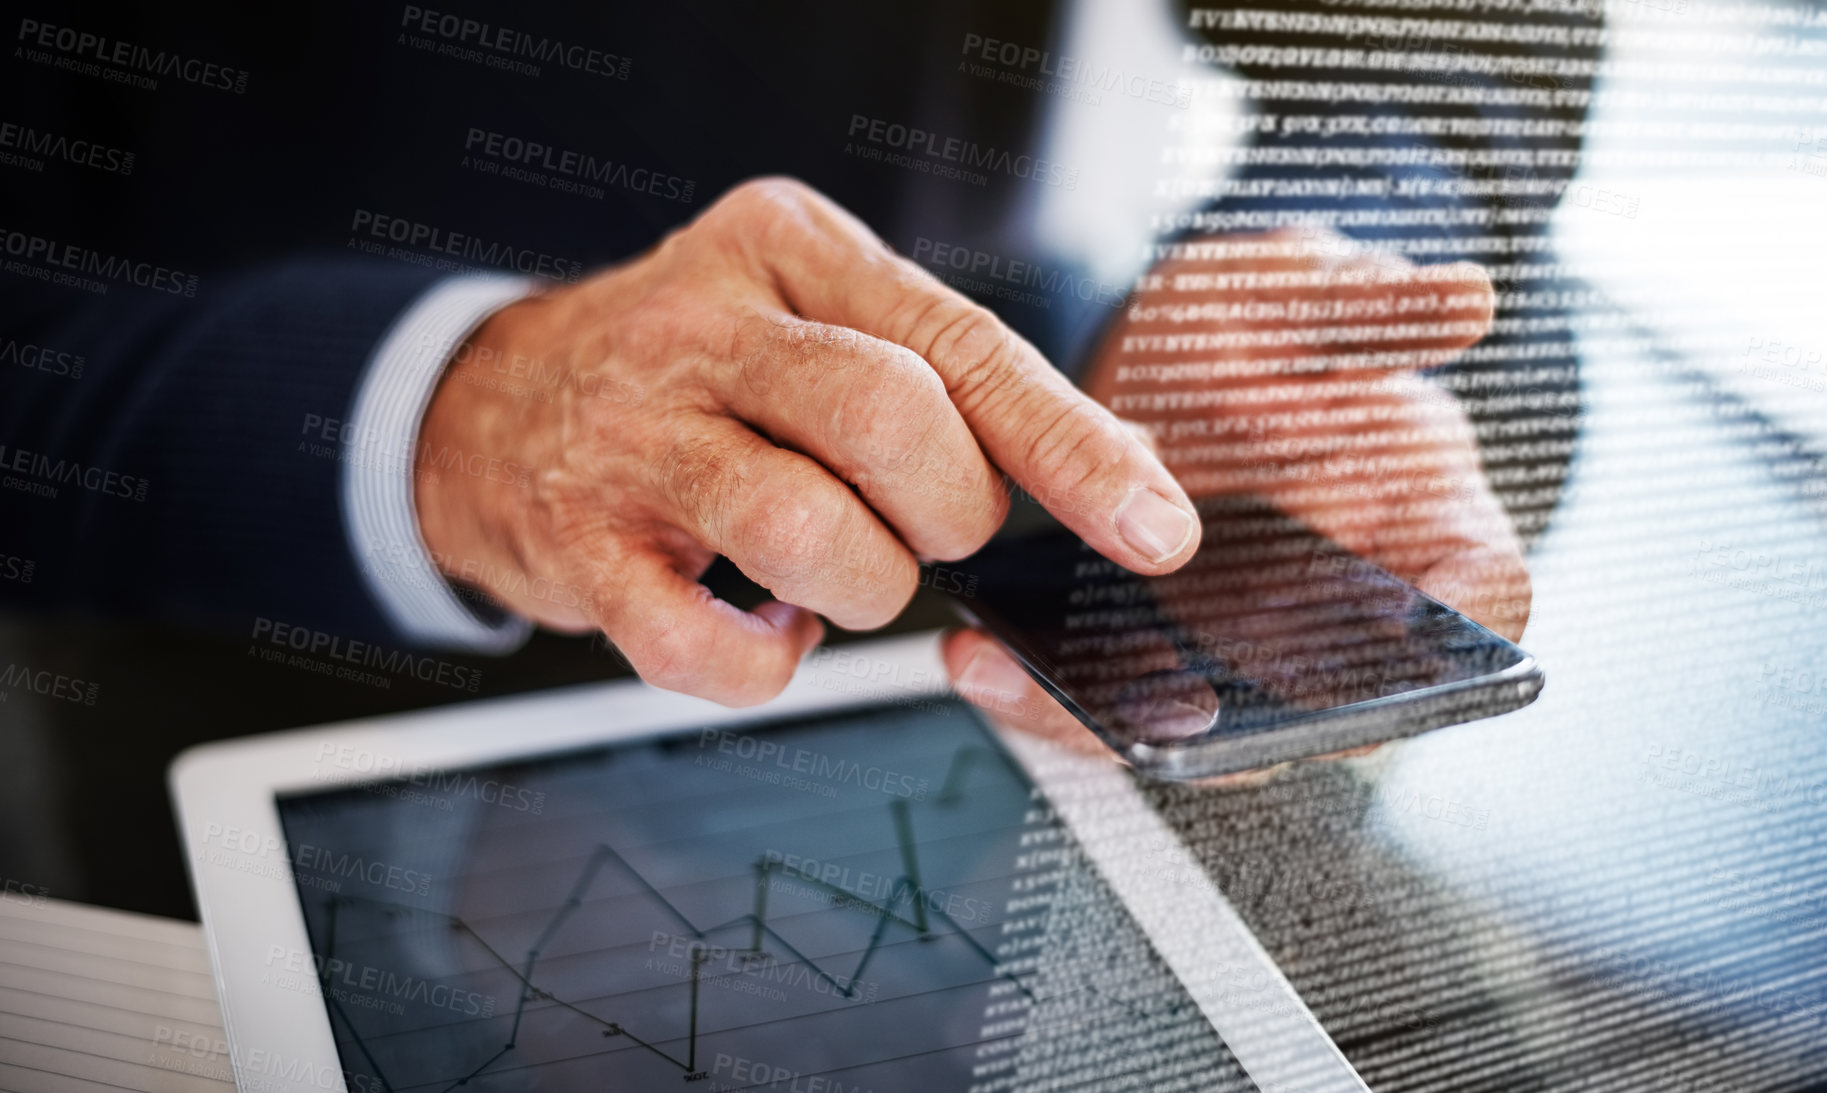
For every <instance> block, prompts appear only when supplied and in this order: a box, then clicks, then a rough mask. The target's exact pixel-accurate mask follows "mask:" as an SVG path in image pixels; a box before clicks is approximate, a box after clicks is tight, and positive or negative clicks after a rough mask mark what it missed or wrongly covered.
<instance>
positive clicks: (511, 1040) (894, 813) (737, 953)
mask: <svg viewBox="0 0 1827 1093" xmlns="http://www.w3.org/2000/svg"><path fill="white" fill-rule="evenodd" d="M998 762H1006V760H1005V759H1004V758H1003V757H1002V756H1001V755H1000V754H999V753H997V752H995V751H992V750H991V749H989V748H986V747H981V746H975V745H963V746H959V747H958V748H957V749H956V750H954V751H953V752H952V754H951V759H950V762H949V764H948V766H947V770H946V774H945V777H944V779H943V781H942V784H941V789H940V790H939V792H938V794H937V795H936V796H935V797H933V799H932V800H930V801H924V802H913V801H910V800H909V799H907V798H902V797H894V798H891V799H890V800H889V801H887V802H886V804H885V805H884V811H885V817H884V822H885V825H886V826H888V827H890V828H891V829H892V831H893V833H894V839H895V850H896V853H897V854H898V856H899V859H900V863H901V866H902V871H901V873H900V874H899V875H898V876H895V877H893V878H892V880H891V881H890V882H889V884H888V893H887V895H886V897H885V898H883V899H881V900H880V901H877V900H873V899H867V898H864V897H862V896H860V895H859V894H858V893H857V892H855V891H853V890H851V889H849V888H845V887H843V886H841V885H839V884H837V883H834V882H832V881H830V880H827V879H825V878H824V877H823V876H821V875H819V873H818V872H815V871H814V870H812V869H810V868H808V867H807V866H806V865H804V864H800V863H798V862H788V861H787V860H786V859H785V858H784V857H783V856H782V855H780V854H778V853H775V854H765V853H764V854H762V855H760V856H758V857H757V858H756V859H755V861H754V864H753V875H754V889H753V895H752V900H751V904H750V906H749V909H747V910H745V911H743V912H742V913H740V914H737V915H735V916H734V917H731V918H727V919H724V920H722V921H717V922H714V923H708V924H707V923H701V922H700V921H697V920H695V919H694V918H693V917H692V916H691V915H690V914H688V913H687V912H686V911H685V910H684V909H682V908H681V907H680V906H678V905H677V904H676V903H675V902H674V901H673V900H671V899H669V898H668V897H667V895H666V893H665V892H664V891H662V890H661V889H660V888H659V887H657V886H656V885H654V884H653V883H652V882H651V881H650V880H649V879H648V878H647V877H646V876H645V875H643V874H642V872H641V871H640V870H639V869H638V868H636V867H635V866H634V865H633V864H632V863H630V862H629V861H628V859H627V858H626V857H625V856H624V855H623V854H622V853H621V852H619V851H618V850H617V849H616V848H615V847H614V846H613V845H611V844H610V843H607V842H603V843H598V844H597V846H596V847H595V848H594V850H593V851H592V852H591V853H590V855H589V857H588V858H587V859H586V860H585V862H584V863H583V866H582V867H581V869H580V870H579V872H578V874H577V877H576V879H575V880H574V881H573V883H572V884H571V887H570V890H569V892H568V894H567V895H566V898H565V900H564V902H563V903H562V904H561V905H559V906H558V907H557V908H555V909H554V911H553V913H552V916H551V918H550V919H549V921H548V922H547V923H546V924H545V926H544V928H543V929H542V930H541V931H540V932H539V934H538V935H537V936H536V937H535V938H534V940H533V942H532V944H531V945H530V946H528V947H527V948H526V949H525V950H524V952H520V951H515V952H512V953H509V952H504V951H503V950H502V949H501V948H500V947H498V945H497V944H495V943H491V941H490V940H489V938H488V937H485V936H484V935H483V933H482V932H480V931H479V930H478V929H477V928H476V926H475V925H474V924H472V923H470V922H469V921H468V920H467V919H465V918H463V917H462V916H459V915H454V914H448V913H444V912H440V911H431V910H425V909H422V908H416V907H411V906H408V905H403V904H399V903H394V902H389V901H385V900H375V899H369V898H367V897H361V896H356V897H344V896H340V895H335V896H330V897H329V898H328V899H327V900H326V901H325V907H326V922H327V929H328V938H329V941H328V947H327V951H326V953H325V959H324V960H323V961H322V962H320V965H319V967H318V975H319V979H320V985H321V986H323V987H324V988H326V990H325V997H326V1001H327V1004H328V1005H329V1007H330V1009H331V1012H332V1013H333V1014H334V1015H335V1017H336V1019H337V1020H338V1021H339V1022H340V1023H341V1025H342V1027H343V1028H344V1029H345V1030H347V1031H348V1032H349V1033H351V1034H352V1036H353V1038H354V1042H355V1045H356V1048H357V1050H358V1051H359V1052H361V1054H362V1055H363V1057H364V1059H365V1060H366V1061H367V1063H368V1065H369V1066H370V1067H371V1068H372V1070H373V1072H374V1076H375V1077H376V1078H377V1079H378V1080H379V1081H380V1083H381V1084H382V1086H383V1088H386V1089H394V1088H397V1086H396V1085H395V1084H394V1083H393V1082H392V1080H391V1079H389V1077H388V1075H387V1073H386V1068H384V1067H383V1066H381V1065H380V1062H379V1060H378V1059H376V1058H375V1056H374V1054H373V1053H372V1052H371V1051H370V1050H369V1049H368V1046H367V1044H366V1043H365V1042H364V1040H363V1037H362V1035H361V1034H360V1033H359V1032H358V1031H357V1029H356V1024H355V1022H353V1021H352V1020H351V1019H350V1016H349V1012H348V1008H347V1006H346V1005H345V1003H344V1002H343V1001H342V1000H340V999H338V998H337V997H335V995H334V993H333V992H332V991H331V990H329V989H328V988H330V986H331V982H330V979H331V976H332V974H333V972H334V971H335V970H336V969H338V968H340V967H341V966H343V964H344V963H345V961H344V960H343V959H342V957H341V956H340V955H339V953H338V951H337V948H336V943H335V938H336V935H337V927H338V925H339V923H340V921H341V919H342V917H343V915H344V914H345V909H347V910H348V911H351V912H353V911H355V910H357V909H358V908H360V909H366V910H372V911H374V912H376V913H378V914H380V915H382V916H384V917H387V918H389V919H391V920H393V921H395V922H399V921H401V920H410V919H419V920H432V922H433V923H434V924H435V925H442V926H443V927H444V928H446V929H448V930H449V931H451V932H452V933H453V934H456V935H460V936H461V937H462V938H463V939H464V940H465V942H466V943H468V944H473V945H475V946H477V947H478V948H480V949H481V950H482V951H483V952H485V953H486V954H487V956H488V957H489V958H490V959H491V960H492V961H493V962H494V964H495V965H497V966H498V968H499V969H500V970H502V971H504V972H506V973H508V974H510V975H512V976H513V978H514V979H515V980H516V981H517V982H518V984H519V991H518V994H517V996H516V1000H515V1005H514V1009H513V1012H512V1015H511V1023H510V1025H509V1027H508V1030H507V1033H506V1038H505V1040H504V1041H503V1042H502V1043H501V1045H500V1047H499V1049H498V1050H496V1051H495V1052H494V1053H493V1054H491V1055H489V1056H488V1057H487V1058H485V1059H483V1060H482V1061H481V1062H480V1063H479V1064H477V1065H476V1066H475V1067H474V1068H473V1069H471V1070H470V1071H469V1072H467V1073H465V1074H463V1075H462V1076H461V1077H458V1078H456V1079H455V1080H454V1081H452V1082H451V1083H450V1084H449V1085H448V1086H446V1087H445V1088H446V1089H447V1090H455V1089H459V1088H462V1087H464V1086H467V1085H469V1084H470V1082H471V1081H472V1080H474V1079H475V1078H477V1077H478V1076H479V1075H481V1074H483V1073H484V1072H485V1071H487V1070H489V1069H490V1068H491V1067H494V1066H496V1065H497V1064H498V1063H500V1062H502V1061H503V1060H504V1059H508V1058H510V1057H511V1054H512V1052H513V1051H514V1049H515V1046H516V1040H517V1037H518V1034H519V1031H520V1029H521V1026H522V1024H523V1022H525V1021H526V1020H527V1019H528V1017H529V1009H531V1010H533V1011H534V1012H535V1013H536V1012H537V1011H539V1010H540V1009H542V1008H558V1009H562V1010H564V1011H566V1012H568V1013H570V1014H573V1015H576V1016H577V1017H578V1018H580V1019H582V1020H584V1021H587V1022H590V1023H593V1024H595V1025H597V1026H598V1027H599V1028H600V1030H601V1035H602V1037H603V1038H605V1039H612V1040H623V1041H626V1042H627V1043H629V1044H632V1045H633V1046H634V1047H636V1048H638V1049H640V1050H641V1051H644V1052H647V1053H649V1054H651V1055H652V1056H654V1057H657V1058H658V1059H661V1060H664V1061H665V1062H667V1063H670V1064H671V1065H672V1066H674V1067H677V1068H678V1069H679V1071H680V1072H681V1073H682V1075H683V1077H684V1079H685V1080H686V1081H702V1080H705V1079H707V1078H709V1077H710V1074H709V1072H708V1071H706V1070H704V1069H701V1067H700V1062H701V1061H702V1060H701V1057H700V1052H699V1029H700V1014H701V1010H702V1008H703V1004H704V997H703V995H704V991H705V981H706V980H707V979H715V978H716V977H717V976H719V975H722V976H729V975H742V974H752V973H757V972H758V973H759V974H760V976H761V978H762V981H764V982H766V981H770V980H771V981H774V982H783V981H792V980H793V979H795V978H801V979H804V978H807V977H810V978H811V979H812V980H813V981H815V982H816V983H819V984H822V985H823V986H824V987H826V988H828V992H829V994H830V995H831V996H833V997H835V998H842V999H844V1000H847V1001H859V1000H866V999H863V995H864V994H865V991H866V990H867V991H868V993H870V994H873V993H874V988H873V986H869V987H866V986H865V984H868V983H869V981H868V980H866V979H865V978H864V973H865V972H866V971H868V970H869V968H870V965H871V964H872V962H873V961H874V959H875V957H876V956H877V954H878V953H879V952H880V951H881V950H882V948H883V946H884V944H885V943H888V942H889V941H891V940H892V939H893V937H894V936H896V935H898V936H903V937H912V938H914V939H916V940H918V941H921V942H926V943H932V942H937V941H941V940H949V941H951V942H952V943H954V944H957V945H961V946H963V947H965V948H966V949H968V950H969V951H971V952H973V953H975V954H976V956H977V957H978V958H979V959H980V960H981V962H982V965H983V968H984V970H985V973H986V974H988V975H990V976H992V977H994V978H1000V979H1001V980H1003V981H1004V982H1006V983H1007V984H1009V985H1010V986H1011V987H1012V988H1013V989H1014V990H1015V991H1016V992H1017V993H1019V994H1020V995H1022V996H1024V997H1026V998H1028V999H1029V1000H1032V999H1033V992H1032V991H1031V990H1030V989H1029V988H1028V987H1027V985H1026V984H1025V983H1023V982H1022V979H1021V977H1020V976H1019V975H1018V974H1017V973H1015V972H1013V971H1010V970H1007V969H1003V968H1001V967H1000V964H999V961H998V958H997V956H996V955H995V954H994V953H993V952H992V951H991V950H990V949H988V948H986V947H985V946H984V945H983V943H982V942H980V941H979V940H978V939H977V938H976V937H975V936H973V934H972V933H971V932H970V930H969V929H967V927H966V926H965V924H963V923H961V922H960V921H959V920H958V918H957V917H955V916H954V915H952V914H951V913H949V912H948V911H946V910H945V909H944V906H943V904H944V901H943V900H939V901H935V900H934V896H935V891H934V890H932V889H930V888H928V887H927V885H926V884H925V883H924V882H923V880H922V876H923V872H922V869H921V860H920V859H921V854H920V846H919V843H918V841H917V839H916V837H915V833H914V829H915V822H916V813H917V812H918V811H923V810H928V809H940V810H943V809H946V808H949V807H954V806H957V805H959V804H961V803H962V802H963V801H964V800H965V791H966V787H967V785H968V779H969V776H970V774H971V772H972V771H973V769H978V770H982V769H984V768H986V767H989V766H993V765H996V764H997V763H998ZM990 776H993V775H990ZM864 822H866V821H864ZM605 873H612V874H617V875H620V876H622V877H624V878H626V879H627V880H629V881H631V882H632V883H633V884H634V885H635V886H636V887H637V888H638V889H639V890H640V891H642V892H644V893H646V895H647V896H648V897H650V899H651V901H652V904H653V910H654V911H655V913H656V917H657V918H658V919H660V920H662V921H664V922H666V923H668V924H669V925H670V926H672V927H674V928H676V929H677V930H678V931H679V933H677V934H676V935H674V937H675V938H676V939H677V942H676V943H669V944H668V945H667V946H666V948H665V951H666V952H667V953H668V954H669V955H675V954H681V953H682V959H683V964H684V967H685V968H686V977H685V978H686V982H684V983H681V984H680V985H679V989H680V990H684V991H686V992H687V995H688V998H689V1004H688V1007H689V1008H688V1016H687V1020H686V1027H685V1029H684V1035H683V1037H681V1036H679V1035H678V1034H677V1032H676V1031H664V1030H661V1029H660V1028H659V1023H658V1022H657V1021H651V1022H649V1024H648V1025H643V1024H642V1022H641V1020H640V1016H641V1015H639V1014H635V1015H632V1016H622V1017H616V1018H611V1017H609V1016H605V1015H604V1014H602V1013H599V1012H594V1011H592V1010H590V1009H587V1008H585V1007H584V1006H583V1005H581V1004H579V1003H578V1002H577V1001H574V1000H571V999H567V998H564V997H560V996H559V995H557V994H556V993H554V992H553V991H551V990H548V989H546V988H545V987H543V986H541V977H540V967H539V963H540V957H541V955H542V954H543V953H544V952H545V951H546V949H547V946H548V945H549V944H551V943H552V942H553V941H554V940H555V939H557V938H559V937H560V936H561V933H562V931H563V930H564V928H565V925H566V923H567V922H568V921H569V920H570V919H571V918H572V917H573V916H574V915H575V914H577V913H578V912H579V911H580V909H582V908H584V907H585V905H586V903H587V902H588V900H589V897H590V895H591V893H592V891H593V889H594V888H595V886H596V884H597V881H598V880H599V878H601V877H603V876H604V874H605ZM777 878H778V880H777ZM781 884H791V885H803V886H807V887H810V888H811V889H813V890H814V891H816V892H818V893H822V894H823V895H824V896H826V897H828V898H829V899H830V901H831V906H832V907H833V908H835V909H839V910H842V911H845V912H848V913H853V914H859V915H862V916H864V917H865V918H866V919H867V920H868V921H869V922H870V933H869V937H868V942H867V944H866V945H865V946H864V947H863V949H862V950H861V951H860V952H859V953H858V954H856V957H855V960H854V963H850V964H847V965H839V964H837V963H836V962H835V961H834V959H833V958H831V957H827V958H825V959H823V960H821V959H820V958H816V957H813V956H810V955H808V954H807V953H806V952H804V951H803V950H802V949H801V948H800V947H799V946H798V945H796V944H795V943H794V942H793V941H792V940H791V939H790V938H788V937H787V936H786V935H785V934H783V933H782V932H781V930H780V929H777V928H776V926H775V925H774V924H772V923H770V922H769V901H770V897H776V911H777V913H778V910H779V901H778V897H777V896H776V886H777V885H781ZM801 894H803V893H801ZM938 894H941V895H942V894H943V893H938ZM434 928H435V927H434ZM845 955H848V954H845ZM646 963H647V964H648V966H650V967H651V965H652V963H653V962H652V961H651V960H648V961H647V962H646ZM845 966H847V967H848V971H847V972H846V971H844V970H842V969H843V967H845ZM707 967H708V968H709V969H710V970H709V971H707ZM795 969H803V975H797V976H796V975H795V974H794V970H795ZM637 1029H638V1031H637ZM680 1043H682V1044H683V1051H682V1052H680V1051H679V1050H678V1049H677V1047H676V1046H674V1045H678V1044H680Z"/></svg>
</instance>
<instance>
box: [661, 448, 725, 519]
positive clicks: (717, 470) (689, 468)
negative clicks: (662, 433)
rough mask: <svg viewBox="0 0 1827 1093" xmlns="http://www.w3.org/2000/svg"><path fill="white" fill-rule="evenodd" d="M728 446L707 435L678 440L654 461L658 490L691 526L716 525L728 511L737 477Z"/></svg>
mask: <svg viewBox="0 0 1827 1093" xmlns="http://www.w3.org/2000/svg"><path fill="white" fill-rule="evenodd" d="M732 463H733V460H732V457H731V454H730V452H729V449H728V447H727V446H726V445H725V444H723V443H720V442H718V441H717V440H715V439H712V438H708V437H701V438H694V439H686V440H680V441H678V442H677V443H675V444H673V445H672V446H671V447H670V448H668V449H667V450H666V451H665V452H664V454H662V455H661V456H660V457H659V458H658V460H656V462H655V466H654V471H653V474H654V476H655V478H656V480H657V485H658V487H659V492H660V493H661V495H662V496H665V497H669V498H671V499H672V501H673V503H674V504H675V505H677V506H678V508H679V509H680V511H682V512H684V513H685V514H686V515H687V516H688V518H690V519H691V520H692V522H693V524H694V526H696V527H699V528H712V527H716V526H717V521H718V520H719V519H720V518H721V514H723V513H725V512H728V511H729V502H730V501H731V499H732V498H731V494H732V493H733V492H734V490H735V489H736V487H737V485H738V482H739V477H740V476H738V475H737V474H736V473H735V468H734V466H733V465H732Z"/></svg>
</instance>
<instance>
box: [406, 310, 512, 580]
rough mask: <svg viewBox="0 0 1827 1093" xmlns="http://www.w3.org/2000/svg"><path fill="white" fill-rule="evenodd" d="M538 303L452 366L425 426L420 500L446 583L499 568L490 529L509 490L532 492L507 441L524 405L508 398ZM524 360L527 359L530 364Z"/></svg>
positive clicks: (418, 466) (478, 340)
mask: <svg viewBox="0 0 1827 1093" xmlns="http://www.w3.org/2000/svg"><path fill="white" fill-rule="evenodd" d="M537 304H538V299H537V298H530V299H527V300H521V301H518V302H516V303H512V304H509V305H508V306H506V307H504V308H502V309H500V310H499V311H497V312H495V313H494V314H493V315H490V316H489V317H488V318H487V319H486V320H484V321H483V323H482V324H481V325H480V326H478V327H477V328H476V329H475V331H473V332H472V333H471V334H470V335H469V336H468V337H467V338H465V339H464V340H463V341H462V342H461V343H460V344H459V345H458V346H457V348H456V349H455V350H454V351H453V352H452V353H451V356H450V358H449V359H448V360H446V361H445V364H444V371H443V374H442V375H441V376H440V378H439V380H438V383H437V386H436V387H435V388H434V389H433V391H432V396H431V401H430V402H429V403H428V404H427V406H426V408H425V415H424V417H423V418H421V419H420V423H419V433H418V442H417V444H416V445H415V446H414V449H413V467H412V496H413V509H414V513H415V515H416V516H417V518H418V525H419V536H420V538H421V539H422V540H423V541H424V544H425V547H426V549H427V550H428V551H429V552H430V554H431V556H432V561H433V563H434V564H435V565H436V566H437V567H438V569H439V571H440V572H441V573H443V574H444V575H445V576H446V577H450V578H456V579H470V580H473V579H474V574H475V573H476V571H477V569H478V567H480V566H487V565H493V564H498V563H497V561H496V559H494V558H493V557H491V555H492V554H493V553H494V550H493V549H492V546H493V544H492V540H493V539H494V538H495V536H493V535H490V534H489V533H488V527H489V526H490V524H491V523H495V522H496V520H495V518H496V517H497V516H498V515H499V512H500V510H501V509H502V508H503V505H502V498H500V497H499V496H494V494H498V493H500V492H501V491H502V490H503V489H513V488H515V487H519V488H522V489H524V487H525V486H526V484H527V478H528V476H529V474H530V471H529V470H528V469H527V467H526V466H525V465H524V463H522V462H521V461H519V460H517V459H516V458H514V456H513V455H512V454H511V453H509V452H506V451H502V450H498V449H500V448H501V447H502V445H501V443H500V442H499V441H500V440H502V439H505V438H507V437H509V436H511V435H512V432H511V431H510V430H509V429H507V428H504V426H505V425H506V424H507V422H506V420H504V419H506V418H508V417H510V416H511V415H512V412H513V410H514V406H513V405H512V404H513V403H514V402H516V401H520V400H516V399H515V398H514V397H513V396H512V395H511V394H507V393H506V392H507V391H510V390H512V389H513V386H512V383H511V381H510V379H509V377H510V374H511V372H512V367H511V362H512V361H513V360H514V359H515V358H516V357H517V356H520V355H521V354H520V353H519V351H518V350H517V349H516V348H515V347H516V346H517V345H518V344H519V343H520V338H519V335H520V333H521V331H522V330H523V329H524V326H525V323H524V320H523V317H524V315H525V313H526V312H527V311H528V310H529V309H535V308H536V306H537ZM523 359H524V358H523Z"/></svg>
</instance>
